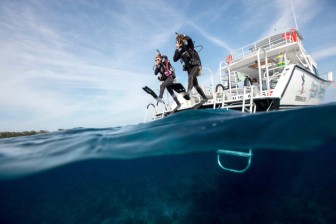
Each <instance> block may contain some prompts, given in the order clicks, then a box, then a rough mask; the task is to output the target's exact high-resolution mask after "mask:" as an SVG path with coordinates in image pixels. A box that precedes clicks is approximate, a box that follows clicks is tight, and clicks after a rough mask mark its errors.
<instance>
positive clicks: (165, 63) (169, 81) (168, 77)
mask: <svg viewBox="0 0 336 224" xmlns="http://www.w3.org/2000/svg"><path fill="white" fill-rule="evenodd" d="M154 74H155V75H158V74H159V76H158V79H159V80H160V81H163V82H162V84H161V85H160V94H159V97H158V98H156V100H157V101H158V102H161V103H163V100H162V97H163V93H164V90H165V88H167V90H168V92H169V94H170V95H171V96H172V97H173V99H174V101H175V102H176V107H175V109H174V111H177V110H178V109H179V108H180V107H181V103H180V102H179V101H178V99H177V96H176V95H175V94H174V91H173V88H172V85H173V84H174V79H175V78H176V76H175V72H174V69H173V67H172V66H171V64H170V62H169V60H168V57H167V56H165V55H161V53H160V52H159V54H158V55H157V56H156V57H155V70H154Z"/></svg>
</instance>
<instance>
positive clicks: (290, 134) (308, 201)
mask: <svg viewBox="0 0 336 224" xmlns="http://www.w3.org/2000/svg"><path fill="white" fill-rule="evenodd" d="M217 149H227V150H233V151H247V150H248V149H252V150H253V157H252V163H251V167H250V168H249V169H248V170H247V171H246V172H245V173H242V174H236V173H232V172H228V171H224V170H222V169H221V168H220V167H219V166H218V164H217V154H216V150H217ZM335 150H336V104H326V105H321V106H316V107H309V108H304V109H297V110H291V111H278V112H269V113H257V114H252V115H251V114H246V113H245V114H242V113H240V112H235V111H227V110H198V111H185V112H180V113H176V114H174V115H172V116H169V117H167V118H165V119H161V120H158V121H154V122H149V123H145V124H138V125H132V126H122V127H112V128H104V129H94V128H75V129H71V130H66V131H62V132H54V133H49V134H44V135H34V136H27V137H17V138H9V139H1V140H0V223H101V224H109V223H160V224H162V223H175V224H178V223H230V224H231V223H314V224H315V223H336V213H335V209H336V194H335V189H336V162H335V159H336V151H335ZM222 162H223V163H224V164H225V165H227V166H232V167H243V166H244V164H245V163H246V161H245V160H244V159H243V158H234V157H229V156H226V157H222Z"/></svg>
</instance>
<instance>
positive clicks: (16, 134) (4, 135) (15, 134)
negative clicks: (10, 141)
mask: <svg viewBox="0 0 336 224" xmlns="http://www.w3.org/2000/svg"><path fill="white" fill-rule="evenodd" d="M60 130H61V129H60ZM47 133H49V131H44V130H41V131H23V132H0V138H12V137H19V136H29V135H37V134H47Z"/></svg>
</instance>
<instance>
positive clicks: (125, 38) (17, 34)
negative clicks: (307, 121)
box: [0, 0, 336, 131]
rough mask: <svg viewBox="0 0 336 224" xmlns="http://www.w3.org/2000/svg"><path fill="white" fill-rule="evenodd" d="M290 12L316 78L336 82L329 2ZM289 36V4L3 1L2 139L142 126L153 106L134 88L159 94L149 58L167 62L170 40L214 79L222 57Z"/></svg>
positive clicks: (310, 1)
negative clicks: (195, 56)
mask: <svg viewBox="0 0 336 224" xmlns="http://www.w3.org/2000/svg"><path fill="white" fill-rule="evenodd" d="M293 5H294V9H295V13H296V19H297V23H298V28H299V32H300V33H301V34H302V35H303V37H304V42H303V43H304V47H305V49H306V50H307V52H308V53H309V54H310V55H312V56H313V58H314V59H315V60H316V61H317V63H318V65H319V71H320V73H324V72H328V71H333V73H336V23H335V21H336V13H335V10H336V1H334V0H293ZM291 27H295V22H294V18H293V16H292V10H291V4H290V1H289V0H273V1H268V0H226V1H222V0H218V1H216V0H214V1H206V0H189V1H188V0H184V1H174V0H170V1H167V0H166V1H164V0H162V1H161V0H153V1H152V0H142V1H135V0H134V1H124V0H96V1H91V0H87V1H85V0H57V1H49V0H22V1H21V0H1V1H0V49H1V53H0V77H1V82H0V96H1V97H0V131H24V130H49V131H53V130H57V129H58V128H66V129H68V128H74V127H93V128H100V127H114V126H123V125H129V124H137V123H140V122H142V121H143V118H144V115H145V107H146V105H147V104H148V103H149V102H152V99H151V97H150V96H149V95H147V94H146V93H144V92H143V91H142V89H141V87H143V86H145V85H148V86H150V87H152V88H153V89H158V87H159V84H160V83H159V82H158V80H157V79H156V78H155V76H154V74H153V70H152V68H153V63H154V57H155V55H156V49H159V50H160V51H161V52H162V53H163V54H167V55H168V57H170V58H172V56H173V54H174V50H175V32H179V33H183V34H186V35H189V36H191V37H192V38H193V40H194V41H195V43H196V45H202V46H203V50H202V51H201V52H200V56H201V58H202V63H203V66H204V67H207V68H209V69H211V70H212V71H213V73H214V75H216V74H217V68H218V65H219V62H220V61H222V60H224V59H225V57H226V55H227V53H228V51H230V50H235V49H237V48H239V47H242V46H245V45H247V44H249V43H252V42H254V41H256V40H259V39H261V38H263V37H265V36H267V35H268V34H272V33H274V32H276V31H281V30H283V29H285V28H291ZM173 66H174V67H175V69H176V74H177V77H178V81H179V82H181V83H182V84H184V85H186V83H187V79H186V77H187V75H186V74H185V73H184V72H182V71H181V65H180V64H179V62H177V63H173ZM334 76H335V77H336V75H334Z"/></svg>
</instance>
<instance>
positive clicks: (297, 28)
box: [291, 0, 299, 31]
mask: <svg viewBox="0 0 336 224" xmlns="http://www.w3.org/2000/svg"><path fill="white" fill-rule="evenodd" d="M291 5H292V11H293V16H294V21H295V27H296V30H297V31H299V27H298V25H297V22H296V16H295V12H294V6H293V2H292V0H291Z"/></svg>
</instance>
